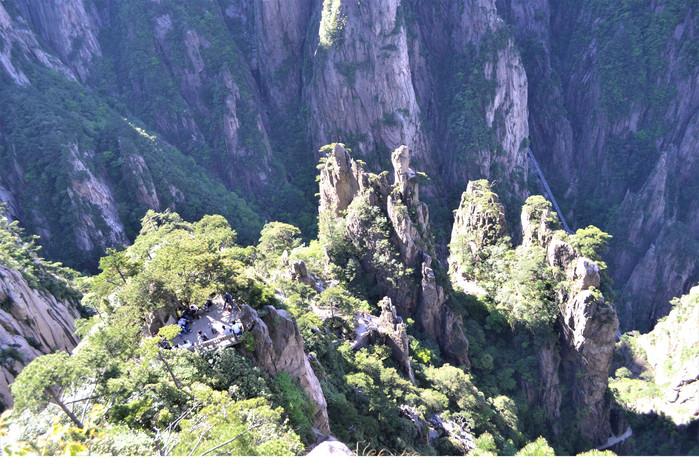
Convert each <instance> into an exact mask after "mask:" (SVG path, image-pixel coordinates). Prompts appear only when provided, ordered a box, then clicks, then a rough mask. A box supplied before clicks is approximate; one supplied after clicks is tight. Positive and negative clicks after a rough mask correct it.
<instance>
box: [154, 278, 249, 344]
mask: <svg viewBox="0 0 699 466" xmlns="http://www.w3.org/2000/svg"><path fill="white" fill-rule="evenodd" d="M223 299H224V306H223V316H222V320H225V321H226V322H227V323H228V325H225V324H221V325H220V327H219V328H217V326H216V325H215V322H213V321H210V322H209V326H208V330H207V331H204V330H198V331H197V335H196V344H199V345H201V344H202V343H204V342H206V341H208V340H210V339H212V338H218V337H220V336H226V335H235V336H236V337H237V336H240V335H242V334H243V330H244V327H243V323H242V322H241V320H240V319H237V318H236V315H237V314H238V311H239V310H240V308H239V307H238V305H237V303H236V302H235V300H234V299H233V296H232V295H231V294H230V293H228V292H226V293H225V294H224V296H223ZM212 306H213V301H212V300H211V299H207V300H206V303H204V305H203V306H201V307H197V306H196V305H195V304H192V305H190V306H189V307H187V308H185V309H184V311H183V312H182V314H181V315H180V318H179V319H178V321H177V325H179V326H180V330H181V331H180V336H184V335H187V334H189V333H191V332H192V324H193V323H194V321H195V320H198V319H199V318H201V316H202V315H204V314H205V313H207V312H208V311H209V310H210V308H211V307H212ZM194 345H195V344H193V343H192V342H191V341H190V339H188V338H184V341H183V343H180V344H178V345H176V346H175V347H176V348H183V349H190V348H192V347H193V346H194ZM168 346H169V345H168Z"/></svg>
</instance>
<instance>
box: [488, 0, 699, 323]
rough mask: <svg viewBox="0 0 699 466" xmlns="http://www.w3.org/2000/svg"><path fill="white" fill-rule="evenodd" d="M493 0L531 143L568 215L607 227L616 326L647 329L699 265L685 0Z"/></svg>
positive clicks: (694, 105)
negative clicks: (505, 32)
mask: <svg viewBox="0 0 699 466" xmlns="http://www.w3.org/2000/svg"><path fill="white" fill-rule="evenodd" d="M497 3H498V8H499V12H500V13H501V14H502V15H503V17H505V18H506V19H507V21H508V22H509V23H510V24H511V25H512V27H513V30H514V33H515V36H516V37H517V42H518V44H519V45H520V48H521V49H522V55H523V61H524V66H525V69H526V72H527V76H528V77H529V82H530V86H529V110H530V111H529V113H530V126H531V139H532V142H533V146H534V150H535V152H536V154H537V156H538V157H539V159H540V160H541V162H542V163H543V165H544V167H545V170H546V171H547V174H548V175H549V177H550V179H551V180H553V181H552V184H553V186H554V190H555V191H556V192H557V193H560V196H561V197H562V198H563V204H564V210H566V211H567V212H566V213H567V215H568V216H569V217H570V218H572V219H573V223H574V224H575V225H576V226H585V225H586V224H588V223H594V224H595V225H598V226H600V227H601V228H603V229H605V230H606V231H609V232H610V233H611V234H612V235H613V236H614V242H613V244H612V247H611V249H610V253H609V258H608V262H609V264H610V272H611V274H612V275H613V278H614V280H615V282H616V285H617V287H618V289H619V290H620V293H618V295H619V299H618V301H619V314H620V318H621V321H622V326H623V327H624V328H625V329H633V328H636V329H641V330H648V329H650V328H652V326H653V324H654V322H655V321H656V320H657V319H658V318H659V317H662V316H663V315H665V314H667V312H668V310H669V304H668V303H669V301H670V299H671V298H672V297H673V296H677V295H681V294H683V293H684V292H686V291H688V289H689V288H690V286H692V285H693V284H694V283H696V281H697V273H699V270H698V269H697V259H696V258H697V257H698V255H697V250H698V249H697V244H696V241H695V238H697V237H698V234H699V229H698V228H699V227H698V226H697V222H696V218H697V215H696V213H697V201H696V192H697V185H696V183H695V182H694V181H693V180H695V179H696V178H697V170H698V169H699V168H698V166H697V161H696V157H695V154H696V152H697V147H698V145H697V136H696V135H697V124H698V122H699V120H698V119H697V115H698V113H697V109H698V108H699V100H698V94H697V88H698V87H697V82H699V81H698V79H699V67H697V60H696V54H693V53H692V52H691V51H690V50H689V44H691V43H695V42H696V40H697V37H696V35H697V8H696V5H695V4H693V3H692V2H679V1H673V0H664V1H660V2H639V3H635V4H633V5H632V4H626V5H624V6H622V7H619V8H617V6H613V5H612V4H611V3H610V4H603V3H600V2H594V1H584V2H550V1H548V0H537V1H522V0H501V1H498V2H497ZM632 47H633V48H635V50H636V52H635V53H627V52H628V51H629V50H630V48H632ZM581 109H586V110H585V111H581ZM690 238H691V239H690ZM687 239H689V241H687Z"/></svg>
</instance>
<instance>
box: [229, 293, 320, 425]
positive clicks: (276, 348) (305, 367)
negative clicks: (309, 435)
mask: <svg viewBox="0 0 699 466" xmlns="http://www.w3.org/2000/svg"><path fill="white" fill-rule="evenodd" d="M260 315H262V317H260ZM239 317H240V320H241V322H242V323H243V327H244V328H245V332H246V333H248V334H250V335H252V344H251V347H246V343H245V338H246V337H243V344H242V346H243V348H242V351H243V352H244V353H246V354H247V355H248V356H250V357H251V358H252V359H253V361H254V362H255V364H256V365H258V366H260V367H262V368H263V369H264V370H265V371H267V372H268V373H269V374H271V375H276V374H278V373H280V372H286V373H287V374H289V375H290V376H291V377H292V378H293V379H294V380H296V381H297V382H298V384H299V385H300V387H301V388H302V389H303V391H304V392H305V393H306V395H307V396H308V398H309V399H310V400H311V402H312V403H313V405H314V407H315V412H314V415H313V425H314V427H315V428H316V429H318V430H319V431H320V432H322V433H324V434H329V433H330V424H329V420H328V411H327V402H326V401H325V396H324V395H323V390H322V388H321V386H320V382H319V381H318V377H316V374H315V372H314V371H313V368H312V367H311V363H310V361H309V359H308V356H306V353H305V352H304V345H303V337H302V336H301V333H300V332H299V330H298V327H297V326H296V323H295V322H294V320H293V318H292V317H291V316H290V315H289V314H288V313H287V312H286V311H284V310H283V309H275V308H274V307H272V306H265V307H264V308H262V310H261V312H260V314H258V312H257V311H256V310H255V309H253V308H252V307H250V306H248V305H246V304H245V305H243V306H242V307H241V312H240V316H239Z"/></svg>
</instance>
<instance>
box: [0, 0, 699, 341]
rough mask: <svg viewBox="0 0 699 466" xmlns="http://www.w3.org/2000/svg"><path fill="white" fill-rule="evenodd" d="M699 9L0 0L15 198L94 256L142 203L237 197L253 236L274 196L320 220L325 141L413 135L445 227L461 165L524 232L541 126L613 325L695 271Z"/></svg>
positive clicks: (645, 314)
mask: <svg viewBox="0 0 699 466" xmlns="http://www.w3.org/2000/svg"><path fill="white" fill-rule="evenodd" d="M696 18H697V16H696V8H695V6H694V5H693V4H692V3H691V2H689V3H687V2H682V1H679V0H663V1H661V2H650V1H647V2H639V3H638V4H635V3H634V4H633V5H630V4H629V5H624V7H623V9H621V10H620V11H617V10H616V9H614V8H611V7H610V6H609V5H604V4H600V3H599V2H596V1H593V0H586V1H584V2H578V3H576V2H549V1H548V0H536V1H523V0H463V1H458V2H454V1H443V0H439V1H433V2H419V1H417V0H390V1H384V2H359V1H357V0H324V1H322V2H321V1H313V0H293V1H279V0H273V1H267V0H264V1H263V0H254V1H241V0H219V1H214V0H205V1H201V2H194V3H193V2H177V1H168V2H154V1H149V0H126V1H113V0H107V1H97V0H69V1H57V0H50V1H38V0H6V1H5V2H3V3H2V5H0V77H1V78H0V91H1V92H0V101H1V103H2V106H3V108H4V109H5V111H4V112H3V115H0V168H2V170H1V171H0V200H2V202H4V203H6V204H8V205H9V207H10V209H9V212H10V215H11V216H12V218H17V219H19V220H21V221H22V223H23V224H24V225H26V227H27V228H28V229H29V230H30V231H31V232H32V233H36V234H39V235H40V236H41V238H42V239H41V241H42V242H43V244H44V246H45V251H46V253H47V255H49V256H50V257H51V258H54V259H59V260H62V261H63V262H66V263H68V264H70V265H72V266H75V267H79V268H81V269H91V268H94V265H95V261H96V258H97V257H99V256H100V255H101V254H102V252H103V251H104V249H105V248H107V247H115V246H121V245H124V244H127V243H128V242H129V241H130V240H132V239H133V238H134V237H135V235H136V233H137V231H138V219H139V218H140V217H141V216H142V215H143V213H144V212H145V211H146V210H147V209H148V208H153V209H158V210H164V209H165V208H173V209H176V210H178V211H179V212H181V213H182V214H183V215H184V216H185V217H186V218H190V219H191V218H195V217H199V216H201V215H202V214H204V213H212V212H216V213H222V214H224V215H225V216H226V217H227V218H228V219H229V221H231V222H232V224H233V225H234V226H235V227H236V229H237V230H238V233H239V234H240V236H241V239H243V240H247V241H250V240H252V239H254V238H255V237H256V234H257V230H258V229H259V227H260V224H261V218H275V219H280V220H284V221H292V222H294V223H298V224H300V225H301V226H302V227H304V228H305V229H306V230H308V231H311V232H312V230H313V228H314V224H315V223H314V214H315V211H314V207H313V205H314V202H315V201H314V199H313V194H314V193H313V189H312V186H313V182H312V180H313V175H314V171H313V166H314V163H315V162H316V149H317V148H318V147H319V146H320V145H322V144H324V143H325V142H327V141H333V140H335V141H343V142H345V143H346V144H347V146H348V148H351V149H353V150H354V151H355V152H354V156H356V157H357V158H361V159H363V160H366V162H367V164H368V166H369V168H370V169H371V170H372V171H376V172H379V171H380V170H381V169H390V168H391V165H390V159H389V157H388V155H389V153H390V152H391V150H392V149H393V148H395V147H398V146H400V145H406V146H409V147H410V148H411V151H412V164H413V168H414V169H415V170H424V171H425V172H428V173H430V176H431V178H432V183H429V184H427V185H426V186H425V187H424V188H423V190H422V191H423V192H422V194H423V197H424V199H423V200H422V201H421V202H426V203H427V204H429V205H430V206H431V212H432V217H433V222H434V223H435V226H436V228H435V230H434V233H435V236H436V239H437V243H438V244H437V245H436V246H437V247H436V248H435V249H436V251H442V250H443V246H444V245H445V243H446V242H447V238H446V236H447V235H446V234H445V233H444V232H446V231H448V228H449V224H450V222H451V220H452V219H451V215H450V209H451V208H452V207H454V206H455V205H456V203H457V201H458V199H459V196H460V195H461V191H462V189H463V185H464V182H465V181H467V180H469V179H471V180H473V179H477V178H487V179H489V180H490V181H492V182H493V183H494V186H495V189H496V190H497V192H498V195H499V196H500V199H501V200H502V203H503V205H504V214H505V216H506V218H507V223H508V225H509V226H510V228H511V231H512V232H515V233H516V234H515V235H513V236H517V235H518V234H519V231H520V229H519V227H518V224H519V218H518V209H519V205H520V204H521V202H522V201H523V200H524V199H525V198H526V197H527V196H528V195H529V194H530V189H531V187H530V184H529V178H530V177H529V173H528V172H529V170H528V158H527V156H526V153H527V149H528V148H529V147H532V148H533V149H534V152H535V153H536V155H537V157H538V158H539V160H540V162H541V165H542V166H543V168H544V171H545V174H546V176H547V178H548V179H549V181H550V184H551V185H552V187H553V191H554V193H555V194H556V195H557V196H558V197H559V198H560V199H559V200H560V201H561V202H560V203H561V204H562V206H563V208H564V210H565V212H566V215H567V217H569V218H570V219H571V223H572V224H573V225H574V226H585V225H587V224H589V223H594V224H597V225H599V226H600V227H602V228H603V229H606V230H609V231H610V232H611V233H612V235H613V236H614V244H612V247H611V249H610V254H609V257H608V262H609V263H610V272H611V274H612V275H613V278H614V279H615V283H616V287H617V291H618V293H617V294H618V297H619V299H618V301H619V303H618V305H619V309H620V317H621V320H622V326H623V327H624V328H625V329H630V328H640V329H642V330H647V329H649V328H651V327H652V325H653V323H654V322H655V320H657V318H659V317H661V316H662V315H664V314H665V313H666V312H667V310H668V308H669V307H668V304H667V303H668V301H669V299H670V298H671V297H672V296H676V295H680V294H682V293H683V292H686V291H687V290H688V289H689V287H690V285H691V284H693V283H695V282H696V280H697V274H698V273H699V271H698V267H697V261H696V257H697V256H699V254H697V251H699V249H698V247H697V244H695V243H696V241H693V240H692V241H686V238H692V239H693V238H696V237H697V236H698V235H697V233H698V232H699V230H698V228H699V227H698V226H697V221H696V218H699V215H696V214H697V212H698V210H697V209H698V208H699V207H698V204H697V201H696V199H697V196H696V195H695V194H696V192H697V189H699V188H698V187H697V185H696V182H695V181H694V180H696V179H697V163H696V160H695V159H696V157H693V155H694V154H695V153H696V148H697V141H696V134H697V133H699V128H697V125H698V124H699V123H697V122H698V121H699V120H697V108H699V104H698V102H699V101H698V99H699V97H697V96H698V95H699V94H698V93H697V91H696V89H697V88H698V86H697V85H696V84H697V79H698V78H697V76H698V75H697V69H698V68H697V64H696V53H695V51H694V49H693V48H692V46H691V45H689V44H692V43H694V42H696V30H697V27H696ZM644 30H649V31H652V33H649V34H642V33H641V31H644ZM618 44H623V45H624V46H621V47H620V46H618ZM631 45H634V47H631ZM632 51H637V52H634V53H632ZM530 133H531V134H530ZM357 182H359V180H357ZM347 189H348V190H349V191H347V192H351V191H352V189H355V188H353V187H351V186H348V187H347ZM450 206H451V207H450ZM59 212H60V213H61V215H58V213H59ZM394 213H395V212H394ZM418 214H419V213H418ZM391 215H393V214H391ZM393 220H396V219H395V218H394V219H393ZM404 227H405V228H401V231H402V230H405V231H406V232H407V231H409V230H410V225H407V224H406V225H404ZM416 228H417V226H416ZM410 236H411V237H417V236H416V235H415V234H414V232H411V233H410ZM399 240H400V241H401V242H402V241H403V240H401V239H400V238H399ZM400 247H401V248H409V247H411V245H409V244H404V243H401V245H400ZM401 254H408V256H406V258H407V261H408V263H410V266H411V267H412V266H413V265H414V264H413V262H415V261H418V262H419V261H421V259H420V258H417V259H416V258H414V257H410V256H411V255H412V254H415V250H413V251H410V250H407V249H401ZM430 255H431V256H434V254H430ZM440 256H441V257H440V259H442V260H443V259H444V258H445V257H444V256H446V254H440ZM396 304H400V303H396Z"/></svg>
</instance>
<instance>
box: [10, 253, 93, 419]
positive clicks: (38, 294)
mask: <svg viewBox="0 0 699 466" xmlns="http://www.w3.org/2000/svg"><path fill="white" fill-rule="evenodd" d="M79 316H80V313H79V312H78V309H77V307H76V305H75V304H74V303H70V302H64V301H60V300H57V299H56V298H55V297H54V296H53V295H51V293H49V292H48V291H44V290H39V289H36V288H32V287H31V286H30V285H29V283H27V281H26V280H25V279H24V277H23V276H22V274H21V273H20V272H18V271H16V270H12V269H9V268H7V267H4V266H0V410H2V409H3V408H7V407H10V406H12V397H11V395H10V390H9V385H10V384H11V383H12V381H13V380H14V378H15V377H16V376H17V374H19V372H20V371H21V370H22V368H23V367H24V366H26V365H27V364H29V362H31V360H32V359H34V358H36V357H37V356H41V355H42V354H46V353H50V352H52V351H58V350H66V351H70V350H71V349H73V348H74V347H75V345H76V344H77V342H78V340H77V338H76V337H75V336H74V334H73V323H74V321H75V319H77V318H78V317H79Z"/></svg>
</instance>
